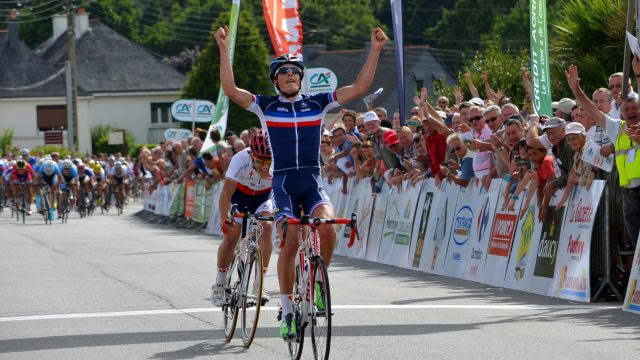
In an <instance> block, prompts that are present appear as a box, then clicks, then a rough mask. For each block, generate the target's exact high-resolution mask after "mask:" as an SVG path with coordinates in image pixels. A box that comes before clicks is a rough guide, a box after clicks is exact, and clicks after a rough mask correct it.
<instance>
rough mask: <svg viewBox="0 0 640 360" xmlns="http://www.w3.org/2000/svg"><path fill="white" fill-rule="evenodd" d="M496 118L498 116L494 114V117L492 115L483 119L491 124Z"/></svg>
mask: <svg viewBox="0 0 640 360" xmlns="http://www.w3.org/2000/svg"><path fill="white" fill-rule="evenodd" d="M496 120H498V117H497V116H494V117H492V118H488V119H487V120H485V122H486V123H487V124H491V123H493V122H494V121H496Z"/></svg>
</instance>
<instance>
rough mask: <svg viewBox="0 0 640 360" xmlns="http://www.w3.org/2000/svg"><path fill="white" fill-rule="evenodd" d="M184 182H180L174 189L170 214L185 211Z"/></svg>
mask: <svg viewBox="0 0 640 360" xmlns="http://www.w3.org/2000/svg"><path fill="white" fill-rule="evenodd" d="M185 189H186V187H185V185H184V182H182V183H180V184H178V186H177V187H176V188H175V189H174V196H173V199H172V200H171V205H170V207H169V214H170V215H175V214H183V213H184V192H185Z"/></svg>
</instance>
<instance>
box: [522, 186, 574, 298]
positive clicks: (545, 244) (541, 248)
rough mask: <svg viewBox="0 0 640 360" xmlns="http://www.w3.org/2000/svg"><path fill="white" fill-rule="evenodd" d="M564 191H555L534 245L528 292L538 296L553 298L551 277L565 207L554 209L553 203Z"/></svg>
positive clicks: (553, 271)
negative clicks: (531, 273)
mask: <svg viewBox="0 0 640 360" xmlns="http://www.w3.org/2000/svg"><path fill="white" fill-rule="evenodd" d="M563 192H564V189H561V190H558V191H556V193H555V194H554V197H553V199H552V200H551V205H550V206H549V209H548V214H550V215H549V216H547V218H546V219H545V220H544V221H543V222H542V230H541V232H540V235H539V237H536V238H537V239H538V241H537V244H535V247H534V249H537V250H536V253H535V265H534V268H533V276H532V277H531V281H530V283H529V290H528V291H529V292H532V293H534V294H540V295H547V296H553V295H554V290H553V277H554V275H555V272H556V266H557V265H558V249H559V248H560V236H561V235H562V229H563V227H564V226H563V225H564V224H563V222H564V218H565V214H566V211H565V209H566V207H562V208H561V209H559V210H557V211H556V210H554V209H555V203H557V201H558V200H559V199H560V197H562V194H563Z"/></svg>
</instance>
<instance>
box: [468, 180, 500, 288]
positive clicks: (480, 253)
mask: <svg viewBox="0 0 640 360" xmlns="http://www.w3.org/2000/svg"><path fill="white" fill-rule="evenodd" d="M501 185H502V181H501V180H500V179H493V180H492V181H491V185H490V186H489V190H485V189H484V188H483V187H482V186H478V187H477V188H476V191H475V194H476V195H475V196H474V199H476V200H475V202H476V206H477V207H476V209H477V211H476V216H475V219H474V221H473V227H472V228H471V239H470V240H469V251H468V257H467V264H466V269H465V271H464V278H465V279H467V280H471V281H477V282H482V281H483V279H482V277H483V275H484V266H485V260H486V256H487V248H488V246H489V237H490V235H491V229H492V227H493V221H494V217H495V211H496V203H497V202H498V197H499V194H500V188H501Z"/></svg>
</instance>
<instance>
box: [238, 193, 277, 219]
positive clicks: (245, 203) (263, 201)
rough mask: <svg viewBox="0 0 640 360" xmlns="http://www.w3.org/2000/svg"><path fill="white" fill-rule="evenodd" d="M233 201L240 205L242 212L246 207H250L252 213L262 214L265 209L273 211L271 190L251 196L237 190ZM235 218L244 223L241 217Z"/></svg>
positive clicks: (239, 208)
mask: <svg viewBox="0 0 640 360" xmlns="http://www.w3.org/2000/svg"><path fill="white" fill-rule="evenodd" d="M231 203H232V204H236V205H238V210H239V211H241V212H244V211H246V210H245V208H248V209H249V213H251V214H260V213H262V212H265V211H267V212H270V213H272V212H273V202H272V201H271V192H267V193H264V194H260V195H253V196H251V195H247V194H244V193H242V192H241V191H239V190H236V191H235V192H234V193H233V195H231ZM234 220H235V221H236V222H237V223H242V219H240V218H235V219H234Z"/></svg>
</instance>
